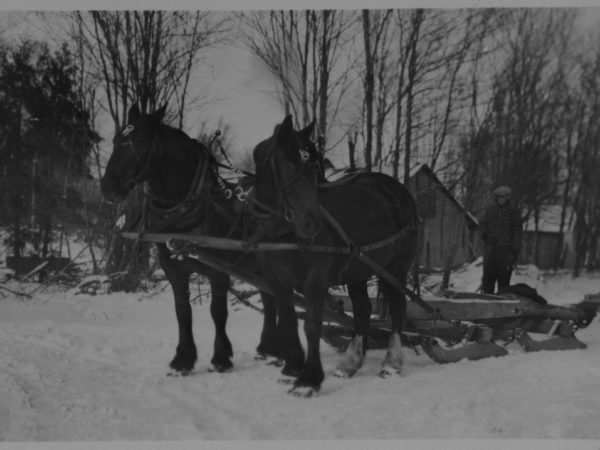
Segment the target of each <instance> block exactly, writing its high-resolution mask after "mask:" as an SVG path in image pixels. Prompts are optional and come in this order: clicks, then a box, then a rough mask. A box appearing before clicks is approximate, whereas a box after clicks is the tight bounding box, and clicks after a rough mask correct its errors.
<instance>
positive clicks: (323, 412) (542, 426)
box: [0, 265, 600, 448]
mask: <svg viewBox="0 0 600 450" xmlns="http://www.w3.org/2000/svg"><path fill="white" fill-rule="evenodd" d="M480 270H481V268H480V267H477V266H476V265H474V266H473V267H470V268H469V269H467V270H463V271H462V272H459V273H457V274H455V275H454V276H453V277H452V282H453V284H454V286H453V287H454V289H456V290H461V289H469V290H474V289H476V288H477V285H478V279H479V276H480ZM514 281H515V282H518V281H525V282H527V283H529V284H531V285H533V286H534V287H536V288H538V289H539V291H540V292H541V293H542V294H543V295H544V296H546V298H548V299H549V300H550V301H551V302H553V303H561V304H568V303H576V302H578V301H580V300H581V299H582V298H583V296H584V294H586V293H595V292H599V291H600V277H599V276H598V275H596V276H595V277H594V276H584V277H582V278H578V279H575V280H574V279H572V277H571V276H570V275H569V274H562V275H554V276H548V275H544V274H541V273H539V272H537V271H536V270H535V268H531V267H529V268H522V269H521V270H520V273H519V274H517V276H516V277H515V279H514ZM4 286H6V287H9V288H11V289H13V290H16V291H31V290H32V289H33V288H34V287H35V285H33V284H22V285H20V284H18V283H17V282H14V281H13V282H9V283H8V284H5V285H4ZM0 292H1V294H0V441H45V442H47V441H130V440H138V441H139V440H143V441H163V440H169V441H172V440H186V441H190V440H191V441H194V440H272V439H284V440H292V439H424V438H425V439H427V438H430V439H437V438H468V439H470V438H477V439H493V438H512V439H522V438H534V439H541V438H545V439H557V438H558V439H600V426H599V424H600V323H599V320H598V319H597V318H596V319H595V320H594V322H593V323H592V324H591V325H590V326H589V327H588V328H587V329H585V330H582V331H580V332H579V333H578V336H579V338H580V339H581V340H583V341H584V342H586V343H587V344H588V346H589V348H588V349H587V350H572V351H562V352H540V353H536V354H526V353H524V352H523V351H522V350H521V349H520V348H519V347H518V346H516V345H515V344H510V345H509V355H508V356H505V357H502V358H489V359H486V360H481V361H476V362H470V361H462V362H459V363H456V364H449V365H439V364H436V363H434V362H432V361H431V360H430V359H428V358H427V357H426V356H424V355H417V354H415V353H414V352H412V351H411V350H409V349H405V357H406V362H405V372H404V374H403V376H401V377H394V378H388V379H381V378H379V377H378V376H377V373H378V370H379V364H380V362H381V360H382V359H383V356H384V355H383V350H377V351H370V352H369V353H368V355H367V360H366V364H365V366H364V367H363V368H362V369H361V370H360V371H359V373H358V374H357V376H356V377H355V378H353V379H349V380H345V379H338V378H334V377H333V376H331V373H332V371H333V370H334V367H335V364H336V362H337V360H338V358H339V354H338V353H337V352H336V351H335V350H334V349H333V348H332V347H330V346H329V345H327V344H325V343H323V345H322V356H323V361H324V366H325V370H326V374H327V375H326V376H327V378H326V380H325V382H324V384H323V387H322V390H321V392H320V393H319V395H318V396H317V397H316V398H311V399H298V398H294V397H291V396H288V395H286V391H287V390H288V389H289V386H287V385H284V384H281V383H278V380H279V379H280V378H281V376H280V374H279V370H278V369H276V368H274V367H271V366H267V365H265V364H264V363H263V362H261V361H257V360H255V359H254V354H255V352H254V349H255V346H256V344H257V342H258V335H259V332H260V325H261V320H262V317H261V315H260V313H258V312H257V311H255V310H253V309H251V308H248V307H247V306H244V305H242V304H239V303H235V302H233V303H232V304H231V306H230V315H229V322H228V331H229V335H230V338H231V340H232V343H233V346H234V353H235V355H234V364H235V367H234V370H233V371H232V372H230V373H226V374H216V373H209V372H208V370H207V369H208V363H209V359H210V356H211V352H212V339H213V325H212V321H211V319H210V313H209V303H208V300H207V299H206V297H201V300H202V301H201V302H196V303H195V304H194V306H193V311H194V332H195V336H196V342H197V346H198V353H199V361H198V363H197V365H196V369H195V370H194V371H193V372H192V374H191V375H190V376H188V377H184V378H177V377H167V376H166V374H167V372H168V370H167V366H168V362H169V361H170V360H171V358H172V357H173V354H174V347H175V345H176V342H177V326H176V321H175V313H174V308H173V304H172V299H171V291H170V288H166V289H164V290H161V289H157V290H156V291H155V292H154V293H153V294H152V295H150V294H122V293H114V294H108V295H107V294H100V295H95V296H93V295H87V294H75V292H74V291H68V292H62V291H61V290H60V289H58V288H50V289H46V290H38V291H37V292H36V293H35V295H34V296H33V298H31V299H27V298H22V297H21V298H20V297H16V296H15V295H13V294H10V293H9V292H7V291H2V290H0ZM301 335H303V333H301ZM0 447H1V446H0ZM546 448H552V447H548V446H546ZM595 448H598V447H597V446H596V447H595Z"/></svg>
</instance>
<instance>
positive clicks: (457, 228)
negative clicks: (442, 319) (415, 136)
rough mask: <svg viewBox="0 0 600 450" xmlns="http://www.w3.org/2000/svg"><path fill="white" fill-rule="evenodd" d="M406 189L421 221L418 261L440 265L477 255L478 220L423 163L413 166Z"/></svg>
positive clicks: (431, 266)
mask: <svg viewBox="0 0 600 450" xmlns="http://www.w3.org/2000/svg"><path fill="white" fill-rule="evenodd" d="M408 189H409V190H410V192H411V193H412V194H413V196H414V197H415V199H416V201H417V208H418V212H419V218H420V221H421V227H420V228H421V236H420V241H421V242H420V244H421V252H420V255H419V258H420V260H419V265H420V266H421V267H423V268H425V269H429V270H431V269H441V268H444V267H446V265H447V264H448V263H450V266H451V267H455V266H459V265H462V264H464V263H467V262H471V261H473V260H474V259H475V258H476V257H477V256H478V255H479V252H480V250H479V248H480V243H479V237H478V236H479V235H478V222H477V219H475V217H473V215H471V214H470V213H469V212H468V211H466V210H465V209H464V208H463V207H462V205H461V204H460V203H459V202H458V200H456V198H454V196H453V195H452V193H451V192H450V191H449V190H448V189H447V188H446V187H445V186H444V185H443V184H442V182H441V181H440V180H439V178H438V177H437V176H436V175H435V174H434V173H433V171H432V170H431V169H430V168H429V166H427V165H426V164H421V165H419V166H417V167H415V168H414V169H413V170H412V171H411V173H410V178H409V182H408Z"/></svg>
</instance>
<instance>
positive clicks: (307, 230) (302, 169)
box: [253, 116, 323, 238]
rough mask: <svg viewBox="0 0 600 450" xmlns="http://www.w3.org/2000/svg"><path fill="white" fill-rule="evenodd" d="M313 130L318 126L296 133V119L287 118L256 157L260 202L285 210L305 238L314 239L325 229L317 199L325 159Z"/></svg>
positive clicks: (257, 188) (258, 150)
mask: <svg viewBox="0 0 600 450" xmlns="http://www.w3.org/2000/svg"><path fill="white" fill-rule="evenodd" d="M313 129H314V122H313V123H311V124H310V125H309V126H308V127H306V128H304V129H303V130H300V131H295V130H294V128H293V124H292V117H291V116H287V117H286V118H285V120H284V121H283V122H282V123H281V124H280V125H278V126H277V127H275V131H274V133H273V136H272V137H270V138H269V139H267V140H265V141H263V142H261V143H260V144H258V145H257V146H256V148H255V149H254V154H253V156H254V162H255V164H256V185H255V186H256V187H255V189H256V194H257V198H258V199H259V200H261V201H263V202H264V203H266V204H268V205H269V206H271V207H274V208H276V209H280V210H282V211H283V214H284V217H285V219H286V220H287V221H288V222H291V223H293V225H294V226H295V228H296V232H297V234H298V235H299V236H300V237H303V238H311V237H314V236H315V235H316V234H317V233H318V232H319V230H320V229H321V227H322V225H323V222H322V218H321V212H320V209H319V200H318V198H317V185H318V183H319V182H320V181H322V179H323V170H322V158H321V156H320V154H319V152H318V151H317V149H316V148H315V145H314V143H313V142H312V141H311V139H310V136H311V134H312V132H313Z"/></svg>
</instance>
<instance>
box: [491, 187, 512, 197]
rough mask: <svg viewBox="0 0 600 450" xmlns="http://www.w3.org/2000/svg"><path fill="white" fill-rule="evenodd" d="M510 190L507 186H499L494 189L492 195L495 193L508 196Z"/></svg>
mask: <svg viewBox="0 0 600 450" xmlns="http://www.w3.org/2000/svg"><path fill="white" fill-rule="evenodd" d="M511 192H512V191H511V190H510V188H509V187H508V186H499V187H497V188H496V189H495V190H494V195H497V196H499V197H504V196H506V197H509V196H510V194H511Z"/></svg>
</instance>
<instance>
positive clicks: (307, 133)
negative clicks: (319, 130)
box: [298, 119, 316, 140]
mask: <svg viewBox="0 0 600 450" xmlns="http://www.w3.org/2000/svg"><path fill="white" fill-rule="evenodd" d="M315 124H316V121H315V119H313V121H312V122H311V123H309V124H308V126H307V127H306V128H303V129H302V130H300V131H299V132H298V133H299V134H300V137H302V138H304V139H307V140H308V139H310V137H311V136H312V134H313V131H315Z"/></svg>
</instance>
